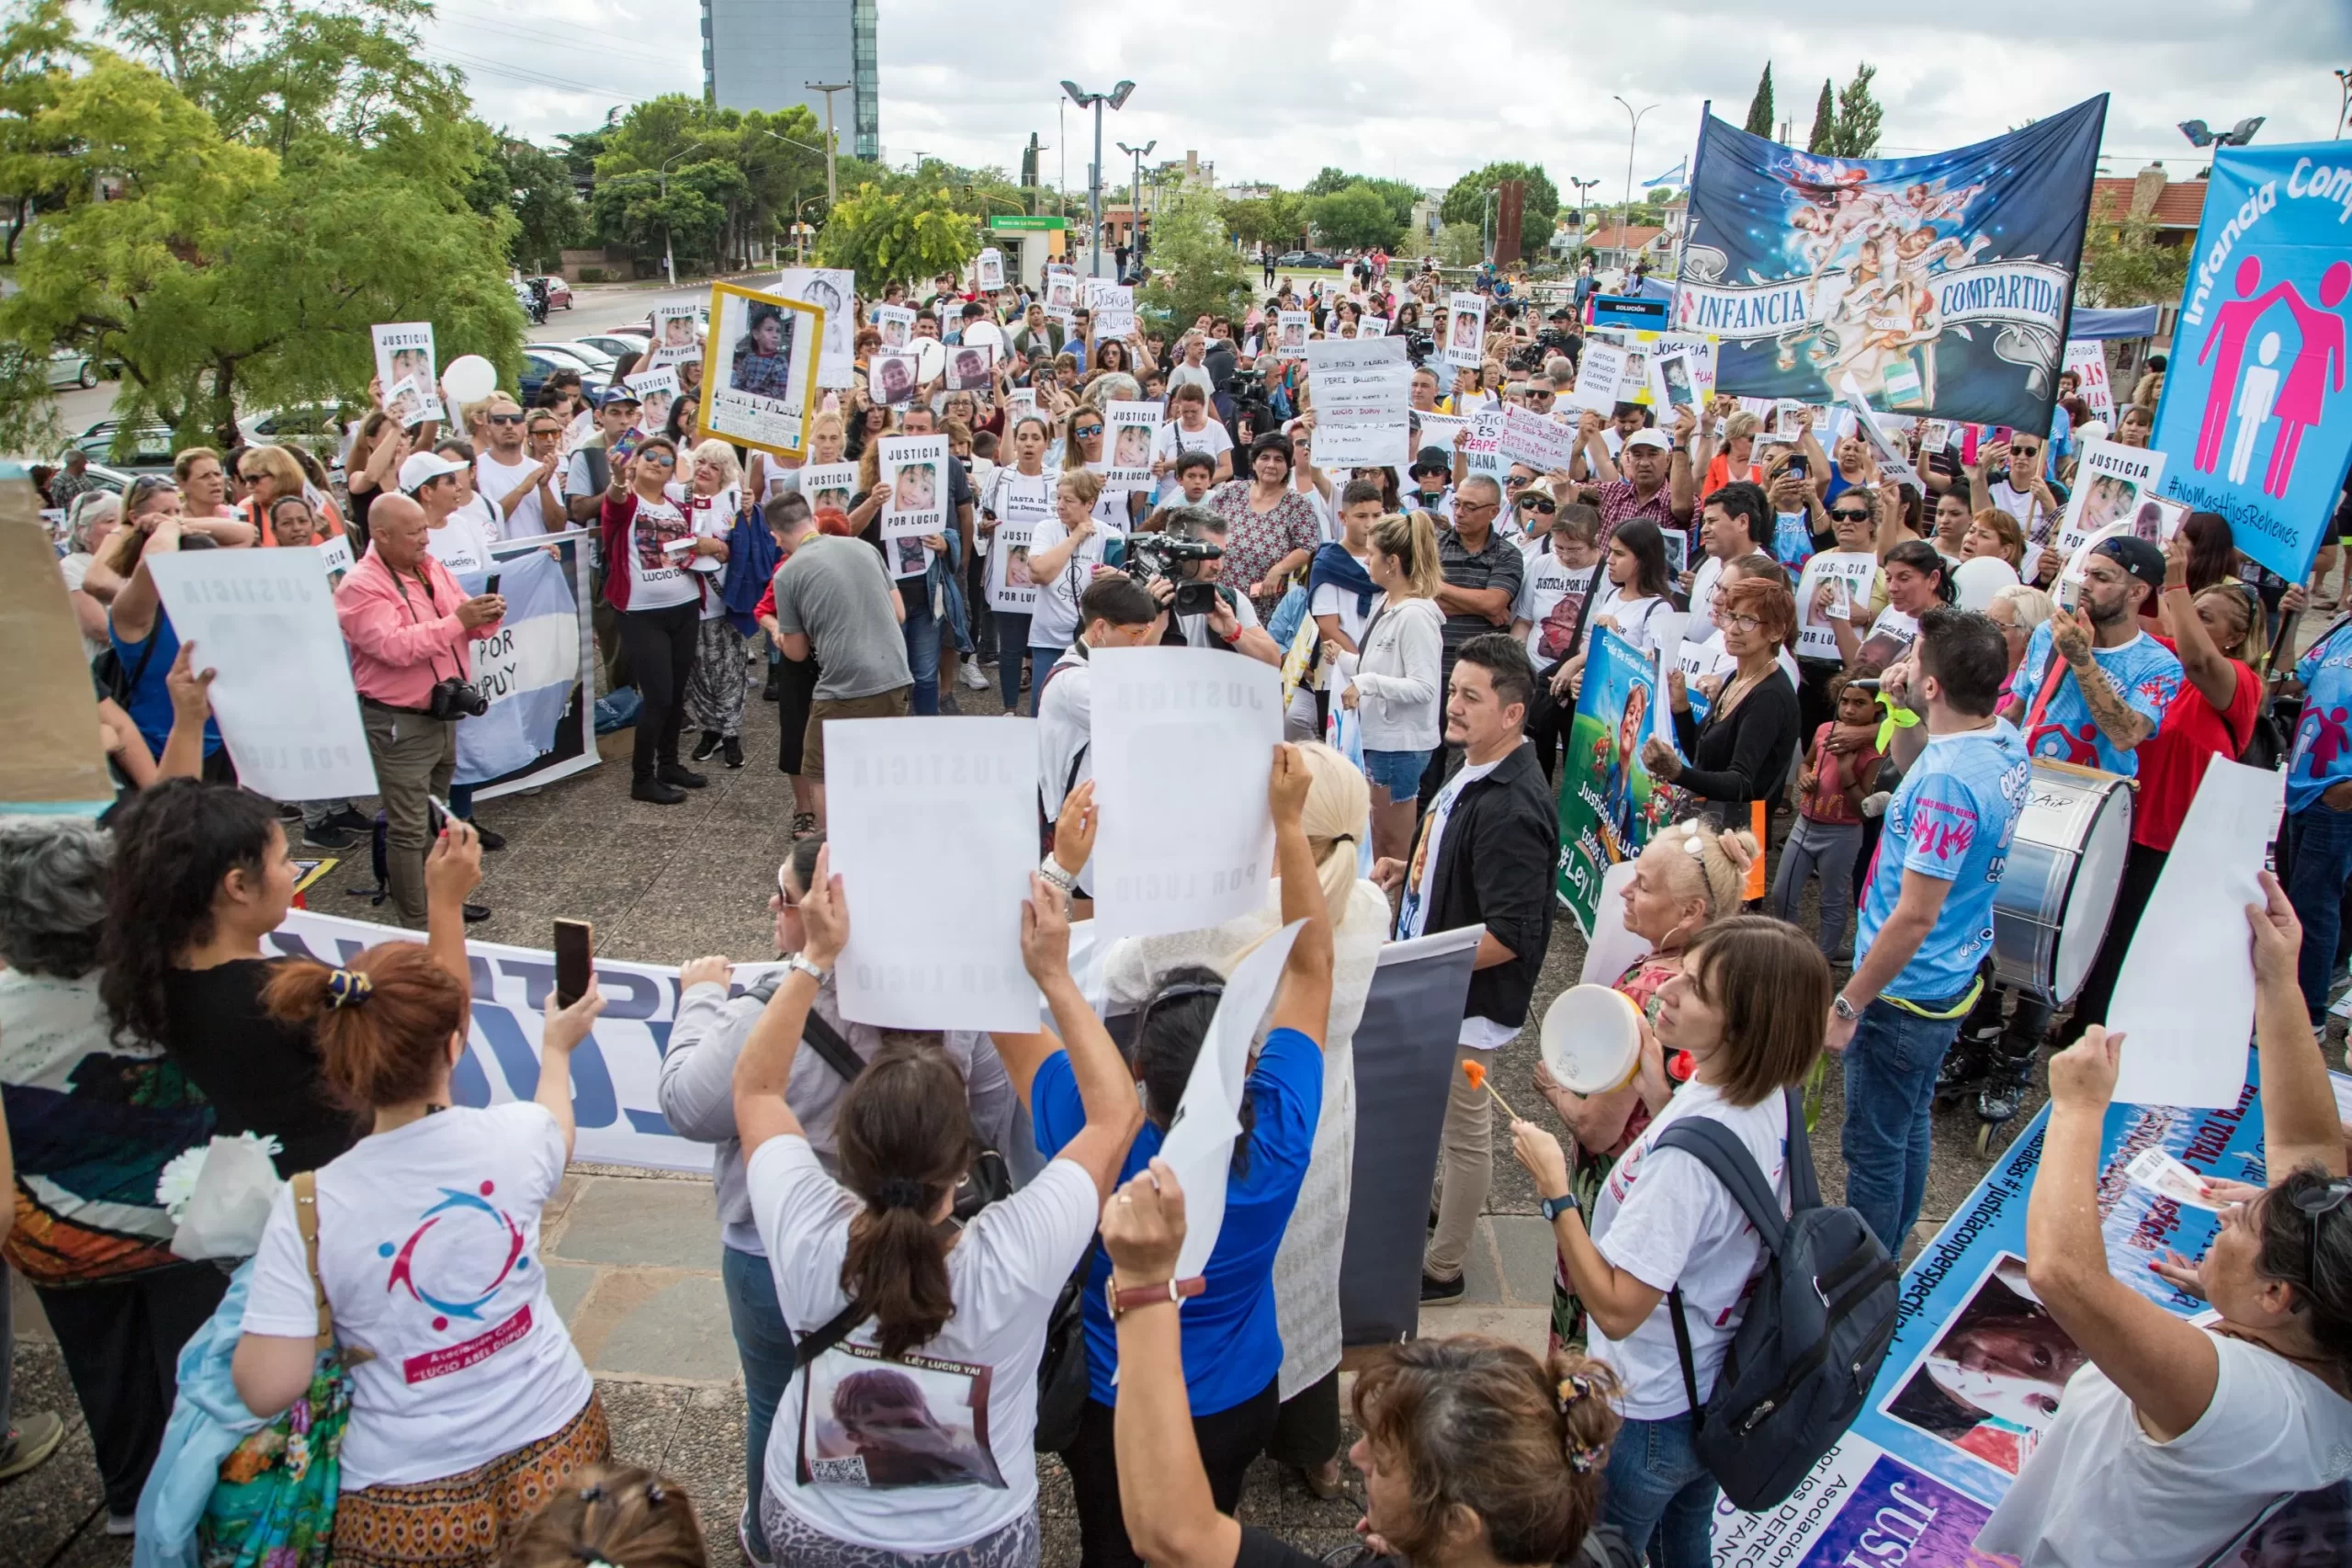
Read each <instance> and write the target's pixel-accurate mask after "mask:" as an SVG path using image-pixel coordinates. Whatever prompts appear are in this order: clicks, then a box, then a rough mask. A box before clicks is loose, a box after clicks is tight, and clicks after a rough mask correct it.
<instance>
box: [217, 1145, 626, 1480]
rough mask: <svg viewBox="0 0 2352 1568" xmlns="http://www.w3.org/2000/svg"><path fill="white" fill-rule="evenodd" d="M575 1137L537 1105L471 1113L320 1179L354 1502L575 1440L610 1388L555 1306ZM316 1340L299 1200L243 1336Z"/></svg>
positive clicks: (286, 1207)
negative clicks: (554, 1280)
mask: <svg viewBox="0 0 2352 1568" xmlns="http://www.w3.org/2000/svg"><path fill="white" fill-rule="evenodd" d="M563 1163H564V1162H563V1134H562V1132H561V1131H560V1129H558V1127H557V1126H556V1124H555V1118H554V1117H552V1116H550V1115H548V1112H547V1111H546V1110H545V1108H543V1107H541V1106H538V1105H532V1104H507V1105H493V1106H491V1107H489V1108H488V1109H486V1110H471V1109H468V1108H466V1107H463V1106H459V1107H456V1108H453V1109H451V1110H448V1111H439V1112H436V1113H435V1114H434V1115H431V1116H425V1117H421V1118H419V1119H418V1120H416V1121H414V1122H410V1123H409V1124H408V1125H407V1126H405V1127H399V1128H395V1129H393V1130H392V1131H391V1132H389V1133H379V1134H375V1135H373V1136H371V1137H366V1138H362V1139H360V1140H359V1142H358V1143H356V1144H355V1145H352V1147H351V1149H350V1151H349V1152H348V1153H345V1154H344V1155H342V1156H338V1157H337V1158H335V1159H334V1160H331V1161H329V1162H328V1163H327V1164H326V1165H325V1166H324V1167H323V1168H321V1169H320V1171H319V1173H318V1182H319V1278H320V1280H321V1282H322V1284H324V1286H325V1287H326V1293H327V1300H328V1301H330V1302H332V1303H334V1321H335V1334H336V1337H338V1338H339V1339H341V1341H342V1342H343V1343H344V1344H345V1346H358V1347H363V1348H367V1349H368V1350H372V1351H374V1352H375V1357H374V1359H372V1360H368V1361H363V1362H362V1363H360V1364H359V1365H358V1366H357V1367H355V1368H354V1369H352V1373H351V1427H350V1429H349V1430H348V1431H347V1432H345V1434H344V1439H343V1490H345V1492H356V1491H358V1490H359V1489H360V1488H361V1487H365V1486H374V1485H378V1484H382V1483H390V1484H395V1485H408V1484H413V1483H416V1482H420V1481H433V1480H436V1479H438V1478H439V1477H441V1476H445V1475H455V1474H457V1473H458V1472H460V1471H466V1470H471V1469H472V1468H473V1467H474V1466H476V1465H479V1464H486V1463H488V1462H489V1461H492V1460H493V1459H496V1458H497V1457H498V1456H499V1455H501V1454H505V1453H512V1452H513V1451H514V1450H516V1449H518V1448H521V1447H522V1446H523V1445H525V1444H526V1443H535V1442H537V1441H538V1440H539V1439H540V1438H546V1437H548V1436H550V1435H552V1434H554V1433H555V1432H558V1431H560V1430H561V1429H562V1427H563V1426H564V1424H565V1423H566V1422H568V1421H570V1420H571V1418H572V1417H573V1416H577V1415H579V1414H580V1409H581V1406H582V1405H584V1404H587V1403H588V1396H589V1394H590V1393H593V1392H594V1383H593V1382H591V1381H590V1379H589V1376H588V1369H587V1368H586V1367H584V1366H582V1364H581V1361H580V1353H579V1352H578V1351H577V1350H575V1349H573V1348H572V1345H571V1333H570V1332H569V1331H568V1330H567V1329H566V1328H565V1327H564V1325H563V1320H562V1319H561V1318H560V1317H558V1316H557V1315H556V1312H555V1308H554V1307H553V1306H552V1305H551V1304H550V1303H548V1293H547V1284H546V1280H545V1273H546V1270H545V1269H542V1268H541V1267H540V1263H539V1214H540V1212H541V1210H543V1209H544V1208H545V1207H546V1205H547V1201H548V1198H549V1197H550V1196H551V1195H552V1194H553V1193H554V1191H555V1189H556V1184H557V1183H558V1182H560V1181H561V1180H562V1179H563ZM241 1326H242V1327H243V1331H244V1332H245V1333H247V1334H266V1335H274V1336H279V1337H286V1338H290V1339H308V1338H310V1337H311V1336H313V1335H315V1334H316V1333H317V1332H318V1327H319V1314H318V1307H317V1305H316V1303H315V1302H314V1301H313V1299H312V1297H311V1272H310V1269H309V1268H308V1266H307V1265H306V1264H305V1263H304V1261H303V1257H302V1235H301V1232H300V1229H299V1228H298V1227H297V1226H296V1224H295V1223H294V1194H293V1191H292V1190H291V1189H290V1188H288V1189H281V1190H279V1192H278V1194H277V1201H276V1203H275V1204H274V1206H273V1207H272V1208H271V1210H270V1213H269V1224H268V1227H267V1229H266V1230H265V1231H264V1232H263V1233H262V1239H261V1251H260V1253H259V1254H258V1255H257V1256H256V1257H255V1258H254V1271H253V1283H252V1288H251V1293H250V1294H249V1295H248V1296H247V1297H246V1299H245V1315H244V1319H243V1324H242V1325H241Z"/></svg>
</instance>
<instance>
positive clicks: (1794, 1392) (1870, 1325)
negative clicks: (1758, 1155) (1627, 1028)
mask: <svg viewBox="0 0 2352 1568" xmlns="http://www.w3.org/2000/svg"><path fill="white" fill-rule="evenodd" d="M1783 1092H1784V1094H1785V1096H1786V1099H1787V1100H1788V1112H1789V1189H1790V1193H1791V1197H1792V1203H1791V1213H1790V1214H1789V1217H1788V1218H1787V1219H1785V1220H1783V1219H1782V1218H1781V1205H1780V1202H1779V1201H1778V1199H1777V1198H1776V1197H1775V1195H1774V1194H1773V1191H1772V1184H1771V1183H1770V1182H1769V1181H1767V1180H1765V1179H1764V1173H1763V1172H1762V1171H1760V1170H1758V1168H1756V1160H1755V1157H1754V1156H1751V1155H1750V1154H1749V1153H1748V1152H1747V1145H1745V1144H1743V1143H1741V1142H1740V1141H1739V1137H1738V1135H1737V1134H1735V1133H1733V1132H1732V1131H1731V1129H1730V1128H1728V1127H1725V1126H1724V1125H1723V1124H1722V1123H1720V1122H1710V1121H1707V1120H1705V1119H1703V1118H1701V1117H1691V1118H1689V1119H1686V1120H1684V1121H1680V1122H1675V1123H1674V1124H1673V1125H1671V1126H1669V1127H1668V1128H1667V1129H1666V1131H1665V1132H1664V1133H1662V1134H1659V1135H1658V1139H1657V1144H1656V1145H1653V1146H1654V1147H1657V1148H1672V1149H1680V1150H1681V1151H1682V1152H1683V1153H1685V1154H1687V1155H1689V1156H1691V1158H1693V1159H1695V1160H1697V1161H1698V1162H1699V1163H1700V1164H1701V1165H1703V1166H1705V1167H1706V1168H1707V1169H1708V1170H1709V1171H1711V1172H1712V1173H1713V1175H1714V1178H1715V1179H1716V1180H1717V1181H1720V1182H1722V1183H1723V1184H1724V1189H1725V1190H1728V1191H1729V1192H1730V1193H1731V1195H1732V1197H1733V1199H1734V1200H1735V1201H1737V1203H1738V1204H1739V1207H1740V1211H1741V1212H1742V1213H1745V1214H1746V1215H1747V1222H1748V1224H1752V1225H1754V1226H1755V1227H1756V1234H1757V1235H1759V1236H1761V1237H1762V1238H1763V1240H1764V1247H1765V1251H1766V1257H1765V1261H1764V1270H1763V1272H1762V1273H1760V1274H1758V1276H1757V1278H1756V1283H1755V1287H1754V1289H1753V1291H1752V1292H1750V1294H1749V1296H1748V1300H1747V1316H1745V1317H1744V1318H1742V1319H1741V1320H1740V1325H1739V1327H1738V1329H1737V1331H1736V1332H1735V1333H1734V1334H1733V1336H1732V1341H1731V1349H1730V1352H1729V1354H1727V1355H1726V1356H1725V1357H1724V1364H1723V1371H1721V1373H1720V1374H1718V1375H1717V1377H1716V1379H1715V1391H1714V1394H1713V1397H1711V1398H1710V1399H1708V1400H1707V1402H1706V1404H1705V1405H1704V1406H1703V1408H1702V1406H1701V1404H1700V1402H1699V1379H1698V1375H1697V1373H1696V1372H1695V1371H1694V1370H1693V1369H1692V1366H1691V1329H1690V1325H1689V1324H1688V1323H1687V1322H1686V1321H1685V1320H1684V1317H1683V1310H1682V1292H1680V1291H1679V1290H1677V1291H1674V1292H1671V1294H1670V1295H1669V1297H1668V1300H1669V1301H1670V1302H1671V1303H1672V1304H1673V1308H1674V1311H1673V1314H1672V1321H1673V1324H1674V1349H1675V1353H1676V1355H1677V1356H1678V1357H1679V1358H1680V1359H1681V1362H1682V1386H1683V1388H1684V1389H1685V1390H1686V1391H1687V1392H1688V1393H1689V1394H1690V1396H1691V1418H1692V1428H1693V1438H1694V1439H1695V1444H1696V1447H1697V1450H1698V1454H1699V1461H1700V1462H1701V1463H1702V1464H1703V1465H1705V1466H1706V1467H1707V1469H1708V1470H1709V1471H1710V1472H1712V1473H1713V1476H1714V1478H1715V1482H1716V1483H1717V1484H1718V1485H1720V1486H1721V1487H1722V1488H1723V1493H1724V1496H1725V1497H1727V1498H1729V1499H1730V1500H1731V1502H1732V1504H1733V1506H1736V1507H1738V1508H1741V1509H1744V1510H1746V1511H1747V1512H1748V1513H1759V1512H1761V1511H1763V1510H1765V1509H1767V1508H1770V1507H1773V1506H1777V1505H1779V1504H1780V1503H1781V1502H1782V1501H1783V1500H1785V1499H1786V1498H1787V1497H1788V1495H1790V1494H1791V1493H1792V1492H1793V1491H1795V1490H1796V1487H1797V1483H1798V1482H1800V1481H1802V1480H1804V1477H1805V1474H1806V1472H1809V1471H1810V1470H1812V1469H1813V1467H1814V1466H1815V1464H1817V1463H1818V1462H1820V1460H1821V1456H1822V1455H1824V1454H1826V1453H1827V1452H1828V1451H1829V1450H1830V1449H1831V1448H1832V1447H1833V1446H1834V1445H1835V1444H1836V1443H1837V1441H1838V1438H1842V1437H1844V1436H1845V1434H1846V1428H1847V1427H1849V1426H1851V1425H1853V1421H1854V1417H1855V1416H1859V1415H1860V1414H1861V1409H1862V1401H1863V1399H1864V1398H1865V1397H1866V1396H1867V1395H1868V1394H1869V1393H1870V1389H1871V1382H1873V1381H1875V1380H1876V1378H1877V1376H1878V1369H1879V1363H1880V1362H1881V1361H1883V1360H1884V1359H1886V1350H1887V1347H1888V1345H1889V1344H1891V1343H1892V1342H1893V1340H1894V1330H1895V1325H1896V1324H1897V1323H1898V1322H1899V1321H1900V1314H1899V1312H1898V1310H1897V1307H1898V1301H1899V1297H1898V1292H1897V1291H1896V1288H1895V1287H1896V1282H1897V1281H1898V1280H1900V1278H1901V1276H1902V1270H1901V1269H1898V1268H1896V1267H1895V1263H1894V1259H1893V1258H1890V1257H1888V1256H1887V1252H1886V1248H1885V1247H1882V1246H1881V1245H1879V1239H1878V1237H1877V1236H1875V1235H1871V1229H1870V1227H1869V1226H1868V1225H1866V1224H1863V1223H1862V1217H1861V1216H1860V1214H1858V1213H1855V1212H1854V1211H1853V1210H1851V1209H1842V1208H1841V1209H1832V1208H1827V1207H1825V1206H1824V1205H1823V1203H1822V1201H1821V1184H1820V1182H1819V1181H1818V1180H1817V1179H1815V1175H1814V1170H1813V1150H1812V1147H1811V1146H1810V1145H1808V1144H1807V1143H1806V1141H1805V1135H1804V1096H1803V1091H1802V1090H1800V1089H1787V1090H1785V1091H1783Z"/></svg>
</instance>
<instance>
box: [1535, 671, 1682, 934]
mask: <svg viewBox="0 0 2352 1568" xmlns="http://www.w3.org/2000/svg"><path fill="white" fill-rule="evenodd" d="M1658 699H1659V692H1658V682H1657V669H1656V667H1655V666H1653V665H1652V664H1651V662H1650V661H1649V660H1647V659H1645V658H1644V657H1643V656H1642V651H1641V649H1637V648H1635V647H1634V645H1633V644H1632V643H1630V642H1627V641H1626V640H1625V639H1624V638H1623V637H1619V636H1618V635H1617V634H1616V633H1615V632H1612V631H1610V630H1608V629H1606V628H1605V627H1603V628H1596V629H1595V630H1594V632H1593V634H1592V644H1591V648H1590V649H1589V652H1588V655H1587V657H1586V659H1585V666H1584V690H1583V693H1582V694H1580V695H1579V696H1578V697H1577V716H1576V720H1575V722H1574V723H1573V724H1571V725H1570V726H1569V728H1568V748H1567V757H1566V761H1563V762H1562V763H1561V764H1560V871H1559V876H1558V879H1557V882H1556V884H1555V886H1556V887H1557V889H1558V892H1559V895H1560V902H1561V903H1563V904H1565V905H1566V906H1567V908H1568V913H1569V914H1571V915H1573V916H1575V917H1576V922H1577V929H1578V930H1580V931H1583V932H1584V934H1585V935H1587V936H1590V935H1591V934H1592V912H1593V908H1594V906H1595V905H1596V904H1597V902H1598V901H1599V899H1600V879H1601V876H1602V875H1603V874H1605V873H1606V872H1607V871H1608V870H1609V868H1610V867H1611V866H1612V865H1614V864H1616V863H1618V862H1619V861H1621V860H1628V859H1631V858H1632V857H1633V856H1634V855H1637V854H1639V853H1641V852H1642V846H1643V845H1644V844H1646V843H1648V842H1649V840H1650V834H1651V832H1652V831H1653V830H1655V829H1657V827H1658V826H1659V825H1660V824H1661V823H1663V822H1665V821H1667V820H1668V816H1667V811H1668V805H1669V799H1668V796H1669V792H1668V789H1667V787H1666V786H1665V785H1664V784H1658V783H1657V782H1656V781H1654V780H1653V779H1652V778H1651V777H1650V772H1649V770H1648V769H1647V768H1645V767H1644V766H1642V742H1643V741H1645V740H1646V739H1649V737H1650V735H1651V734H1652V733H1653V726H1654V725H1657V710H1658V705H1659V701H1658ZM1656 732H1657V733H1660V734H1666V733H1668V732H1667V731H1666V730H1665V728H1664V727H1663V726H1658V727H1657V731H1656ZM1668 739H1671V736H1670V735H1669V736H1668Z"/></svg>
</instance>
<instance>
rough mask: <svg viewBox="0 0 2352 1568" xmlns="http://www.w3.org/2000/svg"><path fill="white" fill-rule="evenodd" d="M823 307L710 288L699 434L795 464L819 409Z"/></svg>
mask: <svg viewBox="0 0 2352 1568" xmlns="http://www.w3.org/2000/svg"><path fill="white" fill-rule="evenodd" d="M824 335H825V312H824V310H823V308H822V307H820V306H817V305H812V304H809V302H807V301H806V300H801V299H786V298H785V297H784V296H783V295H781V294H771V293H766V292H763V291H762V290H760V289H756V288H741V287H740V286H738V285H736V284H732V283H714V284H712V285H711V286H710V337H709V340H708V345H707V349H706V350H705V357H704V360H703V371H702V427H703V429H704V430H706V431H707V432H709V433H710V434H714V435H718V436H722V437H724V438H725V439H727V440H729V441H733V442H737V443H739V444H741V445H742V446H750V447H753V448H756V449H757V450H759V451H762V452H771V453H774V454H775V455H776V456H777V457H800V456H802V455H803V453H804V452H805V450H806V449H807V446H808V434H807V426H808V415H809V410H811V409H812V408H814V407H815V406H816V402H817V360H818V356H819V344H820V343H821V341H822V340H823V338H824Z"/></svg>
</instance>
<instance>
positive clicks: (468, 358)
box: [441, 354, 498, 403]
mask: <svg viewBox="0 0 2352 1568" xmlns="http://www.w3.org/2000/svg"><path fill="white" fill-rule="evenodd" d="M441 389H442V390H443V391H445V392H447V393H448V394H449V400H450V401H451V402H453V403H470V402H474V401H477V400H480V399H482V398H486V397H488V396H490V394H491V393H492V392H494V391H496V390H498V367H496V366H495V365H492V363H491V362H490V361H489V360H487V359H484V358H483V357H482V356H481V355H479V354H462V355H458V357H457V358H455V359H452V360H451V361H449V367H448V368H447V369H446V370H444V371H442V372H441Z"/></svg>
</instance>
